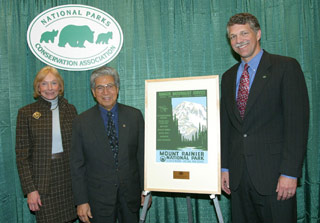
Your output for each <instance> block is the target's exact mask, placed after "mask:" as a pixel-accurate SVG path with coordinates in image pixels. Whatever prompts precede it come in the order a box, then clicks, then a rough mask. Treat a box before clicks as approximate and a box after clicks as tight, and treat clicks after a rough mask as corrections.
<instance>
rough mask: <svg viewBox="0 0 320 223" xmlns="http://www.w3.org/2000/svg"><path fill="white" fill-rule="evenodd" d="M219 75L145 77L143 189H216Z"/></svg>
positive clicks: (218, 175)
mask: <svg viewBox="0 0 320 223" xmlns="http://www.w3.org/2000/svg"><path fill="white" fill-rule="evenodd" d="M219 98H220V97H219V76H218V75H212V76H200V77H187V78H186V77H184V78H171V79H157V80H146V85H145V182H144V190H145V191H163V192H183V193H201V194H220V193H221V189H220V172H221V168H220V166H221V165H220V114H219V105H220V103H219Z"/></svg>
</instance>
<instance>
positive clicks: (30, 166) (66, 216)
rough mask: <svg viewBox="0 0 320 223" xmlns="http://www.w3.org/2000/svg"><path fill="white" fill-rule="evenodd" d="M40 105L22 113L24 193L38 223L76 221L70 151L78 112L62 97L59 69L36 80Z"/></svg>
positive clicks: (19, 156)
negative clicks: (73, 125) (73, 127)
mask: <svg viewBox="0 0 320 223" xmlns="http://www.w3.org/2000/svg"><path fill="white" fill-rule="evenodd" d="M33 88H34V97H35V98H36V99H37V101H36V102H35V103H32V104H29V105H26V106H24V107H23V108H21V109H19V112H18V117H17V128H16V160H17V167H18V172H19V177H20V181H21V186H22V191H23V193H24V194H25V195H27V203H28V206H29V209H30V210H31V211H32V212H34V213H35V214H36V219H37V222H48V223H53V222H61V223H62V222H72V221H73V220H74V219H75V218H76V209H75V206H74V202H73V196H72V190H71V177H70V168H69V152H70V146H71V144H70V143H71V133H72V121H73V119H74V118H75V116H76V115H77V111H76V109H75V107H74V106H73V105H71V104H69V103H68V101H67V100H66V99H65V98H63V96H62V95H63V92H64V83H63V79H62V77H61V76H60V74H59V72H58V71H57V69H55V68H53V67H50V66H46V67H44V68H42V69H41V70H40V71H39V72H38V74H37V76H36V77H35V80H34V83H33Z"/></svg>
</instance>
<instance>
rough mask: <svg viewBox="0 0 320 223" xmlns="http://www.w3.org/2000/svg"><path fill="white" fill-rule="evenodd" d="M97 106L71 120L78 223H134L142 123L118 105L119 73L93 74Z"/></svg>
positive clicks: (139, 184)
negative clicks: (72, 121)
mask: <svg viewBox="0 0 320 223" xmlns="http://www.w3.org/2000/svg"><path fill="white" fill-rule="evenodd" d="M90 83H91V90H92V93H93V96H94V97H95V99H96V101H97V102H98V103H97V105H95V106H93V107H92V108H90V109H89V110H87V111H85V112H83V113H82V114H80V115H79V116H78V117H77V118H76V119H75V121H74V124H73V132H72V149H71V175H72V188H73V192H74V198H75V202H76V205H77V212H78V216H79V218H80V220H81V221H83V222H92V223H109V222H110V223H113V222H116V220H118V221H119V222H124V223H129V222H130V223H131V222H138V221H139V208H140V204H141V202H143V200H144V197H143V196H142V190H143V176H144V175H143V174H144V169H143V168H144V121H143V116H142V114H141V112H140V111H139V110H138V109H135V108H133V107H129V106H126V105H123V104H120V103H117V98H118V93H119V85H120V81H119V76H118V72H117V71H116V70H115V69H113V68H111V67H102V68H99V69H97V70H95V71H93V73H92V75H91V78H90Z"/></svg>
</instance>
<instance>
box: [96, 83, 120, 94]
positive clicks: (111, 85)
mask: <svg viewBox="0 0 320 223" xmlns="http://www.w3.org/2000/svg"><path fill="white" fill-rule="evenodd" d="M104 89H106V90H107V91H113V90H115V89H116V85H115V83H109V84H105V85H98V86H96V91H98V92H99V93H102V92H104Z"/></svg>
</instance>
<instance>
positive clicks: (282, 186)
mask: <svg viewBox="0 0 320 223" xmlns="http://www.w3.org/2000/svg"><path fill="white" fill-rule="evenodd" d="M297 184H298V180H297V179H291V178H288V177H285V176H280V177H279V180H278V185H277V190H276V192H277V193H278V197H277V200H287V199H289V198H292V197H293V196H294V195H295V193H296V189H297Z"/></svg>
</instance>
